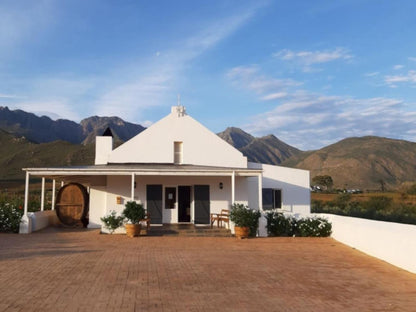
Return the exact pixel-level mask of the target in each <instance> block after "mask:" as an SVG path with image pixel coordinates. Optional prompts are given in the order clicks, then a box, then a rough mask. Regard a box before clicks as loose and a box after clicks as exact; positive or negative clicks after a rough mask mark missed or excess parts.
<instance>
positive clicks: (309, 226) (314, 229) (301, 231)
mask: <svg viewBox="0 0 416 312" xmlns="http://www.w3.org/2000/svg"><path fill="white" fill-rule="evenodd" d="M331 233H332V224H331V223H330V222H329V221H328V220H326V219H324V218H319V217H313V218H310V217H307V218H302V219H299V220H297V221H296V227H295V235H296V236H302V237H311V236H314V237H327V236H330V235H331Z"/></svg>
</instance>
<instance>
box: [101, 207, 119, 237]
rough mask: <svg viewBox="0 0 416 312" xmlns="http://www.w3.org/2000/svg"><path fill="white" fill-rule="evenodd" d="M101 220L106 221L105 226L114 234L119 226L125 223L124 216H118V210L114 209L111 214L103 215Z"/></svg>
mask: <svg viewBox="0 0 416 312" xmlns="http://www.w3.org/2000/svg"><path fill="white" fill-rule="evenodd" d="M101 221H102V222H103V223H104V227H106V228H107V229H108V230H109V231H110V233H111V234H112V233H113V232H114V231H115V230H116V229H117V228H119V227H120V226H122V225H123V221H124V218H123V217H122V216H117V214H116V212H115V211H112V212H111V213H110V214H109V215H106V216H105V217H102V218H101Z"/></svg>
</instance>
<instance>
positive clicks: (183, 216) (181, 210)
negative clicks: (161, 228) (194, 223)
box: [178, 185, 191, 222]
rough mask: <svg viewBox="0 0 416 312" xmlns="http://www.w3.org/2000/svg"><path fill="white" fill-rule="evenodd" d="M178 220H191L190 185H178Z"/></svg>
mask: <svg viewBox="0 0 416 312" xmlns="http://www.w3.org/2000/svg"><path fill="white" fill-rule="evenodd" d="M178 222H191V187H190V186H187V185H186V186H185V185H180V186H178Z"/></svg>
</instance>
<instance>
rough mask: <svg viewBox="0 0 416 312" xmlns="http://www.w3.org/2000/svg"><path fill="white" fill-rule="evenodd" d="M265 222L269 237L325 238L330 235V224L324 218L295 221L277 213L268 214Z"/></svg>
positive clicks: (306, 218)
mask: <svg viewBox="0 0 416 312" xmlns="http://www.w3.org/2000/svg"><path fill="white" fill-rule="evenodd" d="M266 220H267V233H268V235H269V236H302V237H307V236H308V237H309V236H314V237H327V236H330V235H331V233H332V224H331V223H330V222H329V221H328V220H326V219H324V218H318V217H305V218H301V219H295V218H294V217H291V216H285V215H284V214H282V213H279V212H269V213H268V214H267V215H266Z"/></svg>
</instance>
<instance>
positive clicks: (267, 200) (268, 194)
mask: <svg viewBox="0 0 416 312" xmlns="http://www.w3.org/2000/svg"><path fill="white" fill-rule="evenodd" d="M262 193H263V210H270V209H273V190H272V189H267V188H264V189H263V192H262Z"/></svg>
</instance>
